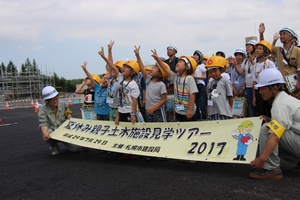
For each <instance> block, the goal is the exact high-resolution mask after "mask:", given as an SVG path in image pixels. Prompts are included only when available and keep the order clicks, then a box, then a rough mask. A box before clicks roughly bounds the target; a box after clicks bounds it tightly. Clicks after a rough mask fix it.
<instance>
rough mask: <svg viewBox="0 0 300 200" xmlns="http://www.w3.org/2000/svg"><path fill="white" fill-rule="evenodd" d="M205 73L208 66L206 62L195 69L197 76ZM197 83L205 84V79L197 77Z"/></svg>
mask: <svg viewBox="0 0 300 200" xmlns="http://www.w3.org/2000/svg"><path fill="white" fill-rule="evenodd" d="M203 73H206V68H205V65H204V64H201V65H198V67H197V69H196V70H195V76H197V77H199V76H203ZM195 80H196V82H197V84H203V85H205V82H204V80H202V79H198V78H197V79H195Z"/></svg>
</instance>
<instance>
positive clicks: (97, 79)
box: [91, 74, 101, 84]
mask: <svg viewBox="0 0 300 200" xmlns="http://www.w3.org/2000/svg"><path fill="white" fill-rule="evenodd" d="M91 75H92V77H93V79H94V81H96V82H97V83H98V84H100V82H101V78H100V76H98V75H97V74H91Z"/></svg>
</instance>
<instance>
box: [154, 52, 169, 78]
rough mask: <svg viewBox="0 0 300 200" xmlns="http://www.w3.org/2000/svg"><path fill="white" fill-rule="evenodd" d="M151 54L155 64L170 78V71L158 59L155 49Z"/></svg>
mask: <svg viewBox="0 0 300 200" xmlns="http://www.w3.org/2000/svg"><path fill="white" fill-rule="evenodd" d="M151 52H152V57H153V58H154V60H156V62H157V63H158V64H159V66H160V67H161V68H162V69H163V70H164V71H165V72H166V73H167V74H168V76H171V74H172V71H171V69H169V68H167V67H166V66H165V64H164V62H163V61H162V60H161V59H160V58H159V56H158V54H157V52H156V49H154V50H151Z"/></svg>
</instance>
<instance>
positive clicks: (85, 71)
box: [81, 61, 96, 87]
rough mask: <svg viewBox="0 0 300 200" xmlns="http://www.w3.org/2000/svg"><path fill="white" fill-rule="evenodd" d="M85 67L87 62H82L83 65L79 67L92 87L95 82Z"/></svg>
mask: <svg viewBox="0 0 300 200" xmlns="http://www.w3.org/2000/svg"><path fill="white" fill-rule="evenodd" d="M86 65H87V62H86V61H84V62H83V65H81V67H82V69H83V71H84V73H85V74H86V76H87V77H88V78H89V79H90V81H91V84H92V86H93V87H94V86H95V84H96V82H95V80H94V78H93V76H92V75H91V74H90V72H89V71H88V70H87V68H86Z"/></svg>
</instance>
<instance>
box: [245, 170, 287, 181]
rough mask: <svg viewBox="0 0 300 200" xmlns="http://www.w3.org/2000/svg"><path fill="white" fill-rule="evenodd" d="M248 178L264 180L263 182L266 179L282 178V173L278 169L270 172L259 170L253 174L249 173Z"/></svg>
mask: <svg viewBox="0 0 300 200" xmlns="http://www.w3.org/2000/svg"><path fill="white" fill-rule="evenodd" d="M249 176H250V177H251V178H255V179H264V180H266V179H274V180H278V179H282V178H283V175H282V171H281V169H280V168H275V169H272V170H266V169H261V170H258V171H255V172H251V173H250V174H249Z"/></svg>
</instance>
